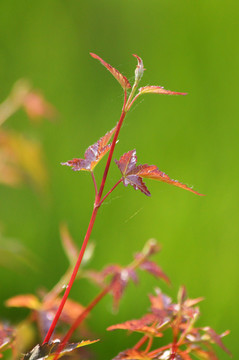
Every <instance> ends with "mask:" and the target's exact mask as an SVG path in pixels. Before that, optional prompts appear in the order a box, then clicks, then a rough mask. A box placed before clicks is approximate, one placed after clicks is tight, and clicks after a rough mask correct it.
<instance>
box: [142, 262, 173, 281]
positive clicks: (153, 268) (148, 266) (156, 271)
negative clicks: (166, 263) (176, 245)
mask: <svg viewBox="0 0 239 360" xmlns="http://www.w3.org/2000/svg"><path fill="white" fill-rule="evenodd" d="M140 268H141V269H143V270H146V271H148V272H149V273H151V274H153V275H154V276H155V277H157V278H160V279H163V280H164V281H165V282H166V283H167V284H168V285H170V284H171V283H170V279H169V277H168V276H167V275H166V274H165V273H164V272H163V270H162V269H161V267H160V266H158V265H157V264H156V263H155V262H153V261H149V260H147V261H144V262H143V263H142V264H141V265H140Z"/></svg>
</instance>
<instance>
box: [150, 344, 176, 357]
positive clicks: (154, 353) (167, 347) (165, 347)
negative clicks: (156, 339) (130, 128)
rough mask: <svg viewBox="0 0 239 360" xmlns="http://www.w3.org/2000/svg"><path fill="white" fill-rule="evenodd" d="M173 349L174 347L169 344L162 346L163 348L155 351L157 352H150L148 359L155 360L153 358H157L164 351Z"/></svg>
mask: <svg viewBox="0 0 239 360" xmlns="http://www.w3.org/2000/svg"><path fill="white" fill-rule="evenodd" d="M171 347H172V344H168V345H165V346H162V347H161V348H159V349H155V350H153V351H151V352H149V353H148V354H147V355H148V357H150V358H153V357H154V356H156V355H157V354H158V353H160V352H162V351H164V350H168V349H170V348H171Z"/></svg>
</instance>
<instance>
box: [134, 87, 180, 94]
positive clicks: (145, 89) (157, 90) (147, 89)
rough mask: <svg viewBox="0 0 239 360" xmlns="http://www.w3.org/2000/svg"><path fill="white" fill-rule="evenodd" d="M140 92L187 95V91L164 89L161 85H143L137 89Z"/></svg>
mask: <svg viewBox="0 0 239 360" xmlns="http://www.w3.org/2000/svg"><path fill="white" fill-rule="evenodd" d="M139 93H140V94H162V95H187V93H181V92H176V91H171V90H165V89H164V88H163V86H144V87H141V88H140V89H139Z"/></svg>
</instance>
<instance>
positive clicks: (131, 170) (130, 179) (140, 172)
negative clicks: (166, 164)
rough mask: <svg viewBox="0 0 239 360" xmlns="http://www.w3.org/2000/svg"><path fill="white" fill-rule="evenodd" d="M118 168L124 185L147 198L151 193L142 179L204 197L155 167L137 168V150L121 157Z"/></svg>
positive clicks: (143, 166)
mask: <svg viewBox="0 0 239 360" xmlns="http://www.w3.org/2000/svg"><path fill="white" fill-rule="evenodd" d="M115 162H116V164H117V166H118V168H119V169H120V171H121V173H122V175H123V183H124V185H125V186H127V185H129V184H130V185H131V186H133V187H134V189H135V190H138V189H139V190H140V191H141V192H142V193H144V194H145V195H147V196H150V195H151V194H150V192H149V190H148V189H147V187H146V185H145V184H144V183H143V181H142V178H148V179H153V180H158V181H162V182H166V183H168V184H171V185H174V186H177V187H180V188H182V189H185V190H188V191H190V192H192V193H194V194H197V195H202V194H200V193H198V192H197V191H194V190H193V189H191V188H190V187H188V186H187V185H185V184H182V183H180V182H179V181H177V180H173V179H171V178H170V177H169V176H168V175H166V174H165V173H164V172H162V171H160V170H159V169H158V168H157V166H155V165H148V164H144V165H138V166H136V162H137V156H136V150H131V151H129V152H127V153H125V154H124V155H122V156H121V158H120V159H119V160H115Z"/></svg>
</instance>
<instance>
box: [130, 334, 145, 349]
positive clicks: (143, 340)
mask: <svg viewBox="0 0 239 360" xmlns="http://www.w3.org/2000/svg"><path fill="white" fill-rule="evenodd" d="M148 338H149V337H148V335H144V336H143V337H142V338H141V339H140V340H139V341H138V342H137V344H135V345H134V347H133V349H134V350H138V349H140V348H141V346H142V345H144V343H146V341H147V340H148Z"/></svg>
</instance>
